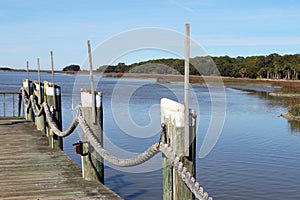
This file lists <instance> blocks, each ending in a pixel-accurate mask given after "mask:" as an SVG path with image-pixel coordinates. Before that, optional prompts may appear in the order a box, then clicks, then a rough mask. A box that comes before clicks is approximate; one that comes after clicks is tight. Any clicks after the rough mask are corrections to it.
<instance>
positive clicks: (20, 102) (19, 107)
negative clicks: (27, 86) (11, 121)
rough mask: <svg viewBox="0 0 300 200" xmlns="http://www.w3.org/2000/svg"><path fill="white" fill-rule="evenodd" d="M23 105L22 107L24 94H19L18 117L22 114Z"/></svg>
mask: <svg viewBox="0 0 300 200" xmlns="http://www.w3.org/2000/svg"><path fill="white" fill-rule="evenodd" d="M21 107H22V94H21V93H19V94H18V117H20V116H21Z"/></svg>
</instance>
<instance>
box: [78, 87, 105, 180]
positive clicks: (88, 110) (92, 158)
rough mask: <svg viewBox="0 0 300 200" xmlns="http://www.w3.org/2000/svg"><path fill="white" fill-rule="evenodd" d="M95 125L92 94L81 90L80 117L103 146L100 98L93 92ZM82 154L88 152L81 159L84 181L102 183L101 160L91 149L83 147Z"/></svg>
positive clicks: (99, 94)
mask: <svg viewBox="0 0 300 200" xmlns="http://www.w3.org/2000/svg"><path fill="white" fill-rule="evenodd" d="M94 94H95V96H94V98H95V103H96V104H95V111H96V113H95V114H96V123H94V119H93V116H92V112H93V111H92V110H93V109H92V105H93V101H92V92H91V91H90V90H84V89H82V90H81V104H82V115H83V117H84V119H85V121H86V123H87V124H88V125H89V127H90V128H91V130H92V131H93V133H94V134H95V136H96V137H97V139H98V142H99V143H100V144H102V145H103V113H102V96H101V93H100V92H94ZM82 140H83V141H87V136H86V135H85V133H84V132H83V133H82ZM83 151H84V153H86V152H88V151H89V152H90V154H89V155H88V156H84V157H82V176H83V178H84V179H86V180H98V181H100V182H101V183H104V164H103V159H102V158H101V157H100V156H99V155H98V154H97V153H96V152H95V151H94V149H93V147H91V146H89V149H88V148H87V145H84V149H83Z"/></svg>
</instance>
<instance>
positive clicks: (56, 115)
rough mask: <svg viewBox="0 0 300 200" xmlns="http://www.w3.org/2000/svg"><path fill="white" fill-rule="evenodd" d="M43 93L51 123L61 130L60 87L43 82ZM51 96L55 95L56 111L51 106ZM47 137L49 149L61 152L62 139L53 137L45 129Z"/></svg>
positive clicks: (49, 130)
mask: <svg viewBox="0 0 300 200" xmlns="http://www.w3.org/2000/svg"><path fill="white" fill-rule="evenodd" d="M44 87H45V91H46V99H47V104H48V106H49V108H50V111H51V113H52V117H53V121H54V122H55V123H56V124H57V128H58V129H59V130H62V112H61V111H62V109H61V91H60V87H59V86H56V85H53V84H52V83H48V82H45V83H44ZM53 87H55V90H54V89H53ZM53 95H56V97H55V99H56V109H54V107H53V105H54V102H53V99H54V98H53ZM47 136H48V137H49V143H50V147H51V148H52V149H61V150H63V139H62V137H59V136H57V135H55V134H54V133H53V132H52V130H51V129H50V128H49V126H48V127H47Z"/></svg>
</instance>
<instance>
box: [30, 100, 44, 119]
mask: <svg viewBox="0 0 300 200" xmlns="http://www.w3.org/2000/svg"><path fill="white" fill-rule="evenodd" d="M30 101H31V105H32V110H33V112H34V115H35V116H36V117H40V116H41V115H42V114H43V109H44V107H43V106H41V108H40V110H38V109H37V105H36V101H35V98H34V96H33V95H31V96H30Z"/></svg>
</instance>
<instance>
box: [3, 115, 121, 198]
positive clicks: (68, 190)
mask: <svg viewBox="0 0 300 200" xmlns="http://www.w3.org/2000/svg"><path fill="white" fill-rule="evenodd" d="M0 140H1V145H0V152H1V154H0V199H3V200H5V199H18V200H23V199H110V200H112V199H121V198H120V197H119V196H118V195H117V194H115V193H114V192H112V191H111V190H110V189H109V188H107V187H106V186H104V185H103V184H101V183H99V182H97V181H86V180H84V179H83V178H81V169H80V168H79V166H77V165H76V164H75V163H74V162H73V161H72V160H71V159H70V158H69V157H68V156H66V155H65V154H64V152H62V151H60V150H51V149H50V148H49V144H48V139H47V137H45V136H43V135H42V133H41V132H40V131H37V130H36V128H35V126H34V124H33V122H30V121H26V120H23V119H17V118H15V119H13V118H10V119H5V118H2V119H0Z"/></svg>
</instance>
